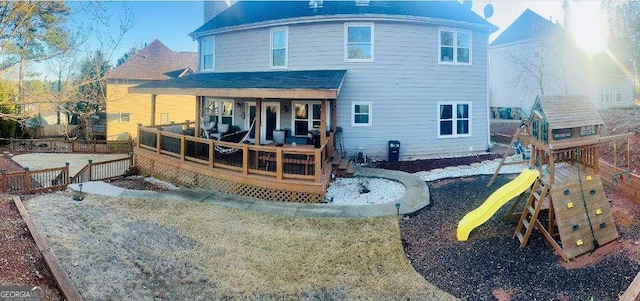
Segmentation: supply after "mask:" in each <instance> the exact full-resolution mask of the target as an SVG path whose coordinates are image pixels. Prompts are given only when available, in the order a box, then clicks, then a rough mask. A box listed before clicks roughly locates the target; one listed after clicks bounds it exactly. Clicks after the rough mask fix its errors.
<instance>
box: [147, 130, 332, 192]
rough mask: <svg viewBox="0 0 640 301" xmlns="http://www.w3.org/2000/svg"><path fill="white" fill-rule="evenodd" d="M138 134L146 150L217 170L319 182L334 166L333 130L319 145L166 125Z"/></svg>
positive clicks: (279, 178)
mask: <svg viewBox="0 0 640 301" xmlns="http://www.w3.org/2000/svg"><path fill="white" fill-rule="evenodd" d="M138 137H139V145H138V146H139V147H140V148H142V149H146V150H150V151H153V152H156V153H157V154H159V155H166V156H170V157H173V158H175V159H176V160H179V161H186V162H193V163H197V164H199V165H203V166H208V168H210V169H213V170H226V171H232V172H237V173H239V174H242V175H245V176H246V175H256V176H266V177H271V178H275V179H277V180H286V179H295V180H304V181H310V182H316V183H318V182H320V181H321V175H322V174H323V173H324V172H325V171H326V168H329V167H330V166H329V165H328V163H329V158H330V155H331V154H332V152H333V148H332V146H333V139H334V136H333V133H329V135H328V136H327V139H326V143H325V144H324V145H321V146H320V147H318V148H317V147H314V145H296V146H294V145H290V144H284V145H281V146H276V145H254V144H246V143H234V142H225V141H218V140H213V139H206V138H198V137H193V136H188V135H182V134H176V133H171V132H167V131H163V130H162V127H139V133H138Z"/></svg>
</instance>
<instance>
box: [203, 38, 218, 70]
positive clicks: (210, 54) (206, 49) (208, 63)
mask: <svg viewBox="0 0 640 301" xmlns="http://www.w3.org/2000/svg"><path fill="white" fill-rule="evenodd" d="M215 67H216V37H215V36H210V37H204V38H202V40H201V41H200V70H202V71H213V70H214V69H215Z"/></svg>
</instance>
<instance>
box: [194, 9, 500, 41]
mask: <svg viewBox="0 0 640 301" xmlns="http://www.w3.org/2000/svg"><path fill="white" fill-rule="evenodd" d="M353 20H358V21H387V22H388V21H391V22H394V21H395V22H409V23H425V24H432V25H438V26H453V27H466V28H476V29H479V30H485V31H487V32H489V34H491V33H494V32H496V31H497V30H498V27H497V26H495V25H483V24H477V23H470V22H465V21H453V20H446V19H437V18H430V17H414V16H390V15H382V14H366V15H319V16H304V17H294V18H286V19H278V20H268V21H262V22H255V23H250V24H241V25H235V26H227V27H221V28H217V29H212V30H207V31H202V32H198V33H196V32H195V31H194V32H192V33H190V34H189V36H190V37H191V38H193V39H198V38H200V37H202V36H208V35H214V34H220V33H226V32H233V31H240V30H248V29H256V28H263V27H274V26H286V25H294V24H307V23H320V22H346V21H353Z"/></svg>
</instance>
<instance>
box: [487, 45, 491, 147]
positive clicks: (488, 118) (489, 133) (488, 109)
mask: <svg viewBox="0 0 640 301" xmlns="http://www.w3.org/2000/svg"><path fill="white" fill-rule="evenodd" d="M490 64H491V56H490V55H489V36H488V35H487V71H486V81H487V92H486V94H487V98H486V103H487V151H490V150H491V110H490V107H489V96H490V93H489V89H490V88H491V86H490V84H489V83H490V80H489V65H490Z"/></svg>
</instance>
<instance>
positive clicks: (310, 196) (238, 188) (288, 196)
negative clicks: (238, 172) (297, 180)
mask: <svg viewBox="0 0 640 301" xmlns="http://www.w3.org/2000/svg"><path fill="white" fill-rule="evenodd" d="M135 162H136V167H137V168H138V170H139V171H140V172H141V173H143V174H149V175H152V176H154V177H156V178H158V179H161V180H166V181H169V182H172V183H175V184H179V185H183V186H187V187H198V188H203V189H211V190H215V191H218V192H222V193H227V194H233V195H239V196H244V197H252V198H258V199H263V200H271V201H280V202H299V203H319V202H321V201H322V200H324V193H322V194H319V193H309V192H298V191H289V190H281V189H273V188H265V187H258V186H252V185H247V184H243V183H236V182H232V181H228V180H223V179H218V178H216V177H213V176H209V175H203V174H198V173H196V172H192V171H189V170H184V169H180V168H177V167H176V166H171V165H170V164H166V163H164V162H162V163H161V162H156V161H154V160H153V159H152V158H149V157H145V156H140V155H136V160H135Z"/></svg>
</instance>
